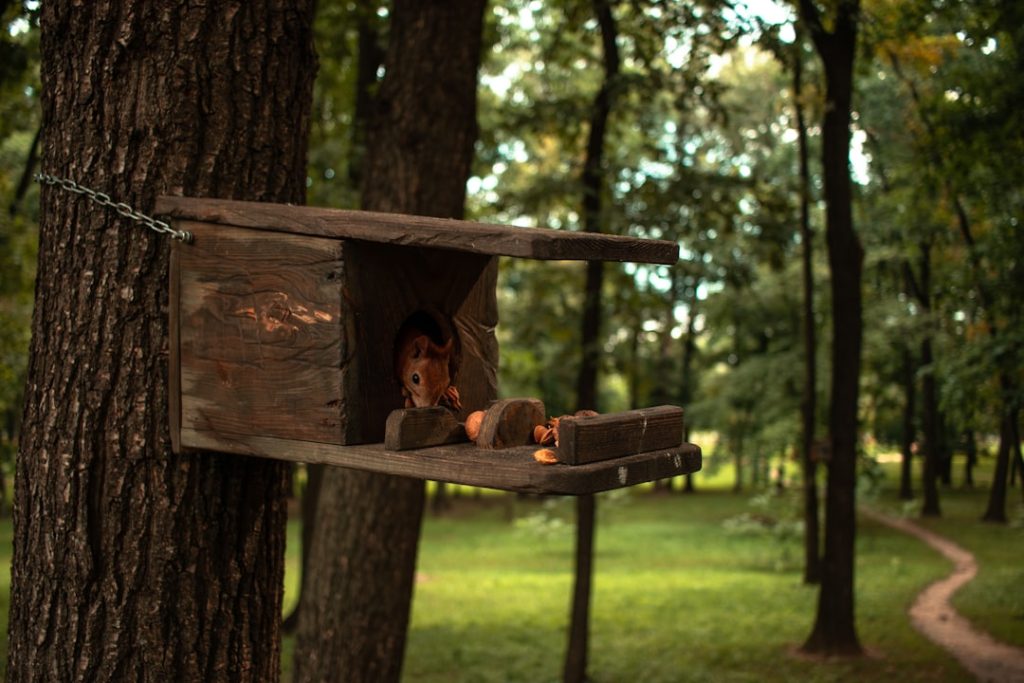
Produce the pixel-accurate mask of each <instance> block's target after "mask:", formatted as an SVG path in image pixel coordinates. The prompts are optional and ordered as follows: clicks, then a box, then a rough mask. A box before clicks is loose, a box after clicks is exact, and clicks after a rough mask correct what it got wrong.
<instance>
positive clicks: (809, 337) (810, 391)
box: [793, 37, 821, 584]
mask: <svg viewBox="0 0 1024 683" xmlns="http://www.w3.org/2000/svg"><path fill="white" fill-rule="evenodd" d="M793 54H794V59H793V103H794V107H795V109H796V121H797V128H796V129H797V139H798V141H799V154H800V242H801V260H802V267H803V294H804V300H803V333H804V395H803V401H801V404H800V409H801V410H800V413H801V417H802V427H803V429H802V432H801V439H800V460H801V463H802V465H803V494H804V583H806V584H816V583H818V582H819V581H821V550H820V547H819V538H820V536H821V528H820V526H819V524H818V519H819V517H818V462H817V460H815V458H814V440H815V430H816V427H817V423H818V417H817V409H818V389H817V387H818V364H817V350H818V340H817V329H816V326H815V322H814V233H813V232H812V230H811V208H810V206H811V200H810V192H811V171H810V163H809V160H808V156H809V154H808V144H807V123H806V121H805V119H804V106H803V99H802V98H803V62H804V60H803V41H802V39H800V38H799V37H798V39H797V40H796V41H794V50H793Z"/></svg>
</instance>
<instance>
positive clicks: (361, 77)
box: [282, 0, 384, 634]
mask: <svg viewBox="0 0 1024 683" xmlns="http://www.w3.org/2000/svg"><path fill="white" fill-rule="evenodd" d="M378 7H379V4H378V3H376V2H373V0H359V2H358V3H357V7H356V8H355V13H356V45H357V47H358V53H357V55H356V84H355V108H354V112H353V116H352V126H351V154H350V155H349V159H348V177H349V184H350V186H351V188H352V191H353V193H356V192H358V191H359V187H360V184H361V181H362V177H363V159H364V157H365V156H366V129H367V126H368V125H369V121H370V117H371V112H372V110H373V91H374V86H375V85H376V84H377V70H378V69H379V68H380V66H381V63H382V62H383V60H384V54H383V51H382V50H381V47H380V38H379V32H378V24H379V20H378V18H377V9H378ZM335 30H337V31H339V33H342V34H343V33H344V31H343V30H342V28H341V27H335ZM325 468H326V466H325V465H319V464H308V465H306V473H307V483H308V485H307V487H306V490H305V497H304V498H303V501H302V507H301V510H302V540H301V543H302V568H301V570H300V572H301V581H300V584H299V599H298V602H296V603H295V608H294V609H293V610H292V613H291V614H290V615H288V618H287V619H285V621H284V624H283V627H282V628H283V630H284V632H285V633H288V634H293V633H295V629H296V628H297V627H298V623H299V611H300V609H301V608H302V604H303V601H302V591H303V590H304V589H305V585H306V576H307V575H308V574H309V545H310V543H312V534H313V528H314V527H315V526H316V517H317V501H318V496H319V493H320V483H321V482H322V480H323V473H324V469H325Z"/></svg>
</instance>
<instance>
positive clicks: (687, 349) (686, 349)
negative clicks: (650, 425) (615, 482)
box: [679, 283, 698, 493]
mask: <svg viewBox="0 0 1024 683" xmlns="http://www.w3.org/2000/svg"><path fill="white" fill-rule="evenodd" d="M697 286H698V283H694V285H693V298H692V299H690V309H689V311H687V314H686V315H687V322H686V334H684V335H683V377H682V381H680V383H679V401H680V403H682V405H683V407H684V408H686V407H688V406H689V405H690V402H691V401H692V400H693V393H694V385H695V384H696V382H694V378H693V357H694V356H695V355H696V351H697V322H696V321H697ZM689 440H690V421H689V420H684V422H683V441H687V442H688V441H689ZM683 491H684V492H685V493H694V492H696V488H695V486H694V483H693V475H692V474H687V475H686V481H685V483H684V484H683Z"/></svg>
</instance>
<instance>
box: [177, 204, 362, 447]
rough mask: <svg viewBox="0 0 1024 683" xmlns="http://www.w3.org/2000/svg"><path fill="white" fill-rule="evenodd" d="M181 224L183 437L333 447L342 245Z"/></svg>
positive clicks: (340, 360)
mask: <svg viewBox="0 0 1024 683" xmlns="http://www.w3.org/2000/svg"><path fill="white" fill-rule="evenodd" d="M182 227H184V228H185V229H188V230H191V231H192V232H193V233H194V235H195V242H194V243H193V244H191V245H182V246H180V247H178V248H177V249H176V254H177V269H178V300H179V301H178V325H177V327H178V353H179V357H180V382H181V428H182V433H183V434H190V433H198V432H208V433H212V434H216V435H220V436H222V437H230V436H231V435H251V434H258V435H260V436H264V437H274V438H279V439H298V440H305V441H321V442H325V443H340V442H341V435H342V432H343V430H344V426H345V414H346V410H347V409H348V407H347V405H346V396H345V393H344V392H343V386H342V385H343V380H344V375H345V373H346V370H347V367H348V365H349V356H348V349H347V342H346V333H345V330H346V324H347V318H350V317H351V316H352V315H353V313H352V311H351V310H349V309H347V308H346V307H345V306H344V305H343V302H344V297H343V295H342V291H343V286H344V282H345V275H346V273H345V268H344V261H343V259H342V256H343V243H342V242H340V241H338V240H328V239H322V238H313V237H304V236H299V235H284V234H278V233H269V232H260V231H253V230H241V229H237V228H231V227H224V226H217V225H211V224H201V223H186V224H183V226H182ZM183 445H184V446H194V445H195V444H193V443H188V442H184V443H183Z"/></svg>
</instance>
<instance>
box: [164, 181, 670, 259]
mask: <svg viewBox="0 0 1024 683" xmlns="http://www.w3.org/2000/svg"><path fill="white" fill-rule="evenodd" d="M156 210H157V213H159V214H162V215H168V216H170V217H172V218H174V219H177V220H179V221H198V222H203V223H217V224H221V225H232V226H237V227H242V228H251V229H255V230H271V231H275V232H285V233H292V234H298V235H310V236H315V237H330V238H337V239H350V240H360V241H364V242H378V243H382V244H392V245H398V246H408V247H433V248H439V249H451V250H455V251H461V252H466V253H473V254H484V255H488V256H513V257H517V258H530V259H543V260H572V261H631V262H634V263H658V264H666V265H671V264H673V263H675V262H676V261H677V260H679V246H678V245H677V244H676V243H675V242H668V241H664V240H650V239H639V238H634V237H623V236H619V235H604V234H595V233H586V232H574V231H569V230H551V229H548V228H527V227H520V226H509V225H492V224H487V223H475V222H472V221H462V220H454V219H448V218H430V217H426V216H408V215H403V214H394V213H377V212H372V211H348V210H344V209H328V208H320V207H312V206H293V205H290V204H271V203H262V202H261V203H254V202H243V201H232V200H227V199H195V198H191V197H161V198H160V199H159V200H158V201H157V206H156Z"/></svg>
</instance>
